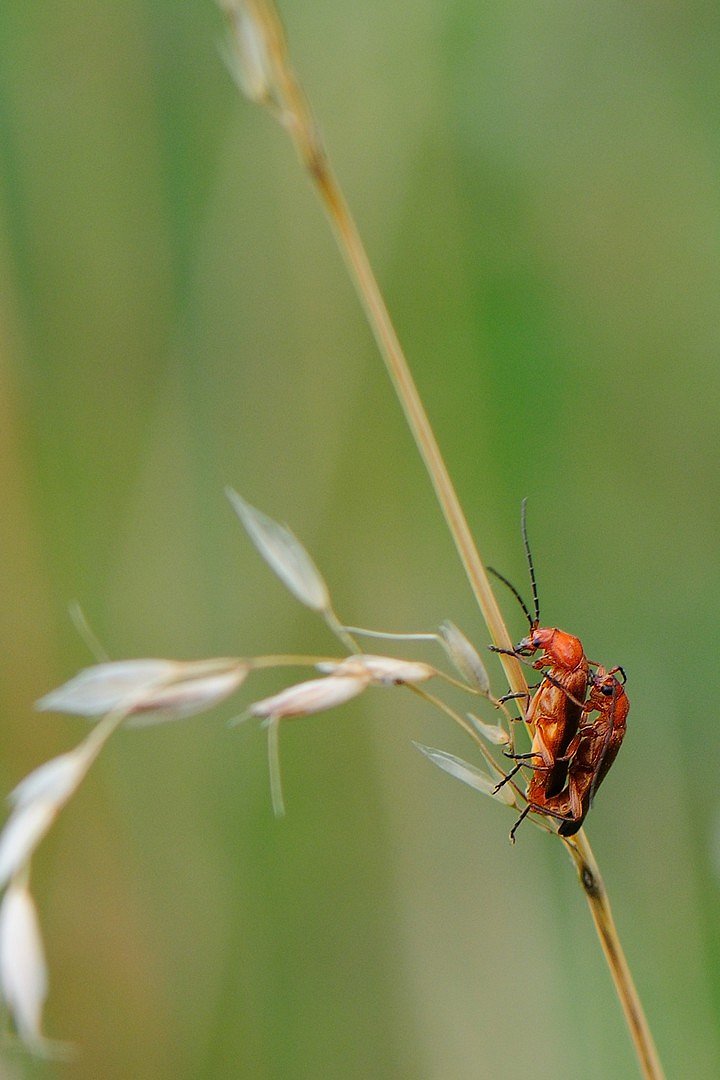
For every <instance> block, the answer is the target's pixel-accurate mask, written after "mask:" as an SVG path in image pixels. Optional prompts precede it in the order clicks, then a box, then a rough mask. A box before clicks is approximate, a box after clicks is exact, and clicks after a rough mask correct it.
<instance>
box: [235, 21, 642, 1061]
mask: <svg viewBox="0 0 720 1080" xmlns="http://www.w3.org/2000/svg"><path fill="white" fill-rule="evenodd" d="M221 6H222V7H223V9H224V10H225V12H226V14H227V15H228V18H229V20H230V24H231V31H232V33H233V35H234V43H235V49H236V51H237V57H236V58H237V60H238V61H239V62H240V63H245V64H246V65H247V64H248V63H249V64H250V68H251V70H250V72H249V75H250V77H249V78H248V77H247V74H248V73H247V71H246V77H245V78H244V79H243V86H244V89H245V90H246V91H247V92H249V93H250V96H252V97H254V98H255V99H256V100H257V101H258V102H259V103H260V104H263V105H266V106H267V107H269V108H270V110H271V111H272V112H273V114H274V115H275V116H276V117H277V119H278V120H280V122H281V123H282V124H283V126H284V127H285V128H286V130H287V131H288V134H289V135H290V136H291V138H292V140H293V143H294V144H295V148H296V150H297V152H298V155H299V157H300V160H301V161H302V163H303V165H304V166H305V168H306V170H307V172H308V175H309V176H310V178H311V180H312V182H313V184H314V186H315V189H316V191H317V192H318V195H319V196H320V199H321V201H322V203H323V205H324V207H325V210H326V213H327V215H328V218H329V221H330V224H331V226H332V228H333V231H334V233H335V237H336V239H337V242H338V245H339V248H340V251H341V252H342V255H343V258H344V260H345V262H346V264H347V267H348V269H349V271H350V275H351V277H352V279H353V281H354V283H355V287H356V289H357V292H358V296H359V298H360V301H361V303H362V305H363V307H364V309H365V313H366V315H367V319H368V322H369V324H370V327H371V329H372V332H373V334H374V336H375V340H376V342H377V344H378V348H379V349H380V352H381V353H382V356H383V359H384V361H385V365H386V368H387V371H388V374H389V375H390V378H391V380H392V382H393V385H394V387H395V390H396V393H397V395H398V398H399V400H400V403H401V405H402V408H403V410H404V412H405V416H406V418H407V421H408V424H409V426H410V429H411V431H412V433H413V436H414V438H415V442H416V444H417V447H418V450H419V452H420V454H421V456H422V459H423V461H424V463H425V466H426V468H427V471H428V474H429V476H430V479H431V481H432V485H433V487H434V489H435V493H436V495H437V498H438V502H439V503H440V506H441V508H442V512H443V514H444V516H445V520H446V522H447V525H448V528H449V530H450V533H451V535H452V538H453V540H454V542H455V546H456V548H457V551H458V554H459V556H460V560H461V562H462V565H463V567H464V569H465V573H466V574H467V577H468V580H469V582H470V585H471V587H472V590H473V592H474V594H475V597H476V599H477V602H478V604H479V606H480V609H481V611H482V613H483V616H484V619H485V622H486V623H487V627H488V631H489V633H490V636H491V637H492V640H493V642H494V644H496V645H499V646H500V647H501V648H511V647H512V643H511V639H510V636H509V633H508V630H507V627H506V626H505V623H504V620H503V617H502V614H501V612H500V609H499V607H498V604H497V601H496V599H495V596H494V594H493V592H492V589H491V587H490V582H489V580H488V576H487V573H486V570H485V566H484V564H483V561H482V559H481V558H480V554H479V552H478V550H477V547H476V545H475V542H474V540H473V538H472V536H471V533H470V529H469V528H468V524H467V521H466V519H465V515H464V513H463V511H462V507H461V506H460V502H459V500H458V497H457V494H456V492H455V488H454V486H453V484H452V481H451V480H450V476H449V473H448V471H447V467H446V465H445V462H444V461H443V458H442V455H441V453H440V448H439V446H438V444H437V440H436V438H435V435H434V433H433V430H432V428H431V426H430V422H429V420H428V417H427V414H426V412H425V409H424V407H423V404H422V402H421V400H420V396H419V394H418V391H417V388H416V386H415V382H414V380H413V377H412V375H411V373H410V368H409V366H408V363H407V360H406V359H405V356H404V353H403V351H402V347H401V345H400V342H399V340H398V337H397V334H396V332H395V329H394V327H393V324H392V322H391V319H390V315H389V313H388V310H387V307H386V306H385V302H384V300H383V298H382V294H381V292H380V289H379V287H378V284H377V281H376V279H375V275H374V274H373V271H372V268H371V266H370V262H369V259H368V257H367V254H366V252H365V248H364V246H363V243H362V240H361V238H360V235H359V233H358V230H357V227H356V225H355V222H354V221H353V218H352V216H351V214H350V211H349V209H348V206H347V203H346V201H345V198H344V196H343V194H342V191H341V189H340V186H339V184H338V182H337V179H336V177H335V174H334V172H333V170H332V167H331V164H330V160H329V158H328V155H327V152H326V150H325V147H324V145H323V143H322V140H321V138H320V135H319V133H318V128H317V125H316V123H315V120H314V118H313V115H312V113H311V111H310V108H309V105H308V102H307V99H306V97H305V94H304V93H303V91H302V88H301V86H300V84H299V83H298V81H297V79H296V77H295V74H294V72H293V70H292V67H291V65H290V63H289V58H288V52H287V46H286V43H285V36H284V33H283V29H282V25H281V22H280V19H279V17H278V14H277V10H276V8H275V5H274V4H273V3H272V0H221ZM248 52H249V54H250V55H248ZM500 659H501V661H502V664H503V667H504V669H505V672H506V674H507V678H508V682H509V684H510V686H511V687H512V689H513V690H514V691H516V692H521V691H522V692H526V691H527V685H526V680H525V677H524V674H523V670H522V668H521V666H520V664H519V663H518V661H517V660H516V659H515V658H514V657H510V656H502V655H501V656H500ZM564 843H565V846H566V848H567V849H568V852H569V853H570V854H571V856H572V858H573V860H574V861H575V864H576V867H577V870H578V875H579V880H580V882H581V885H582V887H583V891H584V895H585V898H586V900H587V902H588V906H589V908H590V912H591V914H592V917H593V921H594V923H595V928H596V930H597V932H598V936H599V938H600V942H601V944H602V948H603V951H604V953H605V957H606V960H607V963H608V967H609V968H610V973H611V975H612V978H613V982H614V984H615V988H616V991H617V994H618V997H619V999H620V1003H621V1005H622V1008H623V1012H624V1014H625V1019H626V1021H627V1024H628V1028H629V1030H630V1034H631V1036H632V1039H633V1043H634V1046H635V1050H636V1053H637V1056H638V1061H639V1064H640V1068H641V1070H642V1073H643V1076H644V1077H645V1078H646V1080H663V1078H664V1073H663V1070H662V1066H661V1064H660V1060H659V1058H658V1054H657V1050H656V1048H655V1044H654V1041H653V1038H652V1033H651V1031H650V1028H649V1026H648V1023H647V1019H646V1017H645V1014H644V1012H643V1008H642V1004H641V1002H640V998H639V997H638V993H637V990H636V988H635V984H634V982H633V979H632V976H631V973H630V969H629V967H628V964H627V961H626V959H625V954H624V953H623V950H622V946H621V944H620V940H619V938H618V934H617V929H616V927H615V923H614V921H613V917H612V912H611V910H610V902H609V900H608V896H607V892H606V890H605V886H604V884H603V880H602V877H601V875H600V870H599V868H598V865H597V863H596V861H595V857H594V855H593V853H592V849H591V847H590V843H589V841H588V839H587V837H586V835H585V833H584V831H582V830H581V831H580V832H578V833H577V835H576V836H574V837H573V838H572V839H569V840H565V841H564Z"/></svg>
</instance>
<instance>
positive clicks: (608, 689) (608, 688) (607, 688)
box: [600, 686, 613, 697]
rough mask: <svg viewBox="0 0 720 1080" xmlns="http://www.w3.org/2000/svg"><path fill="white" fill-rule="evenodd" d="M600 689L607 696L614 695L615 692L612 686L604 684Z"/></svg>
mask: <svg viewBox="0 0 720 1080" xmlns="http://www.w3.org/2000/svg"><path fill="white" fill-rule="evenodd" d="M600 689H601V691H602V693H603V694H604V695H605V697H612V692H613V688H612V686H602V687H601V688H600Z"/></svg>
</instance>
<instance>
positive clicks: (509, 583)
mask: <svg viewBox="0 0 720 1080" xmlns="http://www.w3.org/2000/svg"><path fill="white" fill-rule="evenodd" d="M487 569H488V573H489V574H494V575H495V577H496V578H497V579H498V581H502V583H503V585H507V587H508V589H509V590H510V592H511V593H512V594H513V596H514V597H515V599H516V600H517V602H518V604H519V605H520V607H521V608H522V609H523V611H524V612H525V618H526V619H527V621H528V622H529V623H530V629H531V630H532V628H533V621H532V616H531V614H530V612H529V611H528V607H527V604H526V603H525V601H524V600H523V598H522V596H521V595H520V593H519V592H518V591H517V589H516V588H515V586H514V585H513V583H512V581H508V579H507V578H506V577H503V575H502V574H499V573H498V571H497V570H495V568H494V567H492V566H488V568H487Z"/></svg>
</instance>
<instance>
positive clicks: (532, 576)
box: [520, 499, 540, 626]
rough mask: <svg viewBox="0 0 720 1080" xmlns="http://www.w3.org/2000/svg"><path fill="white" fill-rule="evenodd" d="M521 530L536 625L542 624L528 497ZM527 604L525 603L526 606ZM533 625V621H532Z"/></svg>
mask: <svg viewBox="0 0 720 1080" xmlns="http://www.w3.org/2000/svg"><path fill="white" fill-rule="evenodd" d="M520 531H521V532H522V538H523V546H524V548H525V558H526V559H527V564H528V567H529V569H530V583H531V585H532V597H533V604H534V605H535V624H534V625H535V626H539V625H540V601H539V600H538V591H537V582H536V580H535V567H534V565H533V559H532V553H531V551H530V543H529V541H528V534H527V499H523V501H522V503H521V505H520ZM524 606H525V605H523V607H524ZM530 625H531V626H532V625H533V623H532V621H531V622H530Z"/></svg>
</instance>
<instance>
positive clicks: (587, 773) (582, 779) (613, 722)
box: [510, 667, 630, 842]
mask: <svg viewBox="0 0 720 1080" xmlns="http://www.w3.org/2000/svg"><path fill="white" fill-rule="evenodd" d="M618 673H619V674H620V675H621V676H622V682H620V681H619V680H618V679H616V678H615V676H616V674H618ZM624 684H625V672H624V671H623V669H622V668H621V667H615V668H612V669H611V670H610V671H606V670H605V668H603V667H598V669H597V671H596V672H593V673H592V674H591V676H590V694H589V696H588V699H587V701H586V703H585V706H584V709H583V712H584V713H587V714H589V713H592V712H597V714H598V715H597V716H596V717H595V719H594V720H591V721H589V722H588V723H583V724H581V725H580V727H579V728H578V731H577V733H576V734H575V736H574V738H573V739H572V740H571V742H570V744H569V745H568V748H567V751H566V758H567V759H568V761H569V765H568V784H567V788H566V789H565V790H564V791H562V792H561V793H560V794H558V795H554V796H551V797H549V798H548V797H547V793H546V792H545V790H544V787H543V783H542V781H540V782H539V783H537V784H536V783H535V782H534V781H535V776H536V775H538V774H540V775H542V772H543V771H544V767H542V766H541V767H540V768H539V769H536V773H535V774H534V775H533V779H532V780H531V781H530V784H529V785H528V790H527V799H528V805H527V806H526V807H525V809H524V810H523V812H522V814H521V815H520V817H519V818H518V820H517V821H516V823H515V825H514V826H513V828H512V831H511V833H510V839H511V840H512V841H513V842H514V840H515V831H516V830H517V828H518V826H519V825H520V823H521V821H522V820H523V819H524V818H525V817H527V815H528V814H529V813H538V814H545V815H547V816H549V817H554V818H559V819H560V822H561V824H560V827H559V829H558V832H559V834H560V835H561V836H574V835H575V833H576V832H577V831H578V830H579V829H580V828H581V827H582V824H583V822H584V821H585V818H586V817H587V814H588V811H589V810H590V807H591V806H592V802H593V799H594V798H595V794H596V792H597V789H598V788H599V787H600V785H601V784H602V782H603V780H604V779H605V777H606V776H607V774H608V770H609V769H610V766H611V765H612V764H613V762H614V761H615V758H616V757H617V754H618V751H619V749H620V747H621V745H622V741H623V739H624V738H625V731H626V728H627V715H628V712H629V711H630V702H629V701H628V697H627V694H626V693H625V687H624Z"/></svg>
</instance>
